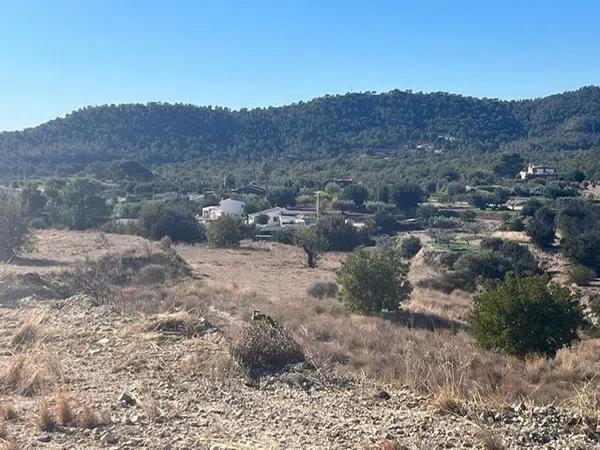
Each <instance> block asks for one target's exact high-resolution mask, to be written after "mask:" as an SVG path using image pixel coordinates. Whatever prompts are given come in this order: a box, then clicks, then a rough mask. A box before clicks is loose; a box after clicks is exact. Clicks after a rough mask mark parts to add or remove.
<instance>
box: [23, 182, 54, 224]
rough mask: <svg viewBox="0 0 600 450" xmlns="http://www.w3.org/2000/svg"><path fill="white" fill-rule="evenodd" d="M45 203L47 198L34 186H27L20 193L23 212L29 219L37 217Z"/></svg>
mask: <svg viewBox="0 0 600 450" xmlns="http://www.w3.org/2000/svg"><path fill="white" fill-rule="evenodd" d="M47 202H48V198H47V197H46V196H45V195H44V194H43V193H42V192H41V191H39V190H38V189H37V188H36V187H35V186H32V185H27V186H25V188H23V190H22V191H21V205H22V207H23V212H24V213H25V214H26V215H27V216H29V217H39V216H40V214H41V213H42V211H43V210H44V208H45V207H46V203H47Z"/></svg>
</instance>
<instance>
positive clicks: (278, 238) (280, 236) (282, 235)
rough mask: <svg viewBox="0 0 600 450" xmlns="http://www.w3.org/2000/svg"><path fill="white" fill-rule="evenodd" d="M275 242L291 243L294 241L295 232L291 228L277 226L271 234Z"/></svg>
mask: <svg viewBox="0 0 600 450" xmlns="http://www.w3.org/2000/svg"><path fill="white" fill-rule="evenodd" d="M271 236H272V237H273V240H274V241H275V242H279V243H281V244H287V245H292V244H294V242H295V239H296V234H295V233H294V230H293V229H292V228H278V229H277V230H275V231H273V233H272V234H271Z"/></svg>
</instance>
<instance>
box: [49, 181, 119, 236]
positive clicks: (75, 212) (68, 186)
mask: <svg viewBox="0 0 600 450" xmlns="http://www.w3.org/2000/svg"><path fill="white" fill-rule="evenodd" d="M102 189H103V188H102V185H101V184H100V183H98V182H97V181H94V180H89V179H87V178H77V179H74V180H71V181H69V182H61V181H57V180H54V181H53V180H51V181H50V182H48V183H47V184H46V194H47V195H48V198H49V202H48V209H49V213H50V218H51V219H52V221H53V222H54V223H56V224H58V225H64V226H66V227H68V228H71V229H74V230H86V229H89V228H94V227H98V226H100V225H102V224H103V223H104V222H105V221H106V219H107V218H108V215H109V213H110V208H109V207H108V205H107V204H106V201H105V200H104V198H102V195H101V194H102Z"/></svg>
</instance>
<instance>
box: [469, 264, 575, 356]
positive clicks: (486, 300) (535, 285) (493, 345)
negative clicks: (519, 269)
mask: <svg viewBox="0 0 600 450" xmlns="http://www.w3.org/2000/svg"><path fill="white" fill-rule="evenodd" d="M470 324H471V329H472V331H473V334H474V336H475V339H476V340H477V342H478V344H479V345H480V346H481V347H483V348H485V349H488V350H499V351H503V352H505V353H508V354H510V355H517V356H521V357H522V356H525V355H527V354H530V353H534V354H543V355H547V356H554V355H555V354H556V352H557V351H558V350H559V349H560V348H562V347H564V346H566V345H570V344H571V343H573V342H575V341H577V340H578V339H579V337H578V334H577V331H578V329H579V328H580V327H581V326H582V325H583V324H584V319H583V312H582V308H581V305H580V304H579V300H578V299H576V298H574V297H573V296H572V294H571V292H570V290H569V289H568V288H566V287H564V286H560V285H558V284H555V283H550V284H547V280H546V278H544V277H530V278H517V277H514V276H512V275H510V276H507V277H506V279H505V280H504V281H502V282H500V283H497V284H495V285H488V286H487V287H486V289H485V290H484V291H483V292H482V293H481V294H479V295H477V296H476V297H475V299H474V306H473V313H472V315H471V318H470Z"/></svg>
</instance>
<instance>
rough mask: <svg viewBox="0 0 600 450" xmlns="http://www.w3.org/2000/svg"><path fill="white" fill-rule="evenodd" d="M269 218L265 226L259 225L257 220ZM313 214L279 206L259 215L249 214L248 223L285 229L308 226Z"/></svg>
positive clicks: (258, 213) (260, 212)
mask: <svg viewBox="0 0 600 450" xmlns="http://www.w3.org/2000/svg"><path fill="white" fill-rule="evenodd" d="M263 215H264V216H267V217H268V218H269V220H268V221H267V223H265V224H258V223H257V219H258V217H259V216H263ZM310 215H311V214H310V213H308V212H305V211H298V210H292V209H287V208H281V207H279V206H277V207H275V208H270V209H265V210H264V211H259V212H257V213H253V214H248V223H252V224H256V225H261V226H265V227H283V226H286V225H301V226H302V225H307V223H308V222H310V220H309V216H310Z"/></svg>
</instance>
